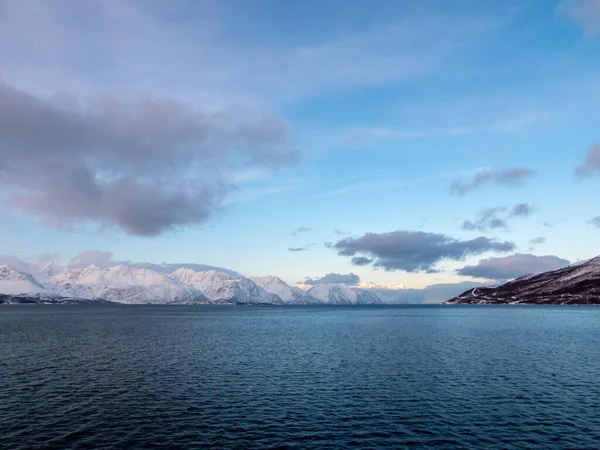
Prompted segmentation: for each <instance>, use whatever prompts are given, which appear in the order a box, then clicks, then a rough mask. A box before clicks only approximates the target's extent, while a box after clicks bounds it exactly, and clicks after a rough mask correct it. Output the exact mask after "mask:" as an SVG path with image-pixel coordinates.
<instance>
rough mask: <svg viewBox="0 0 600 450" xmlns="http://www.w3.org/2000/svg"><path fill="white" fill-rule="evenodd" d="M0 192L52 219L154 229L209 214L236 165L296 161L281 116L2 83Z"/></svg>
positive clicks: (141, 231)
mask: <svg viewBox="0 0 600 450" xmlns="http://www.w3.org/2000/svg"><path fill="white" fill-rule="evenodd" d="M0 136H2V139H1V140H0V187H1V188H2V191H3V195H2V198H1V199H2V200H3V201H5V202H8V203H10V204H11V205H13V206H14V207H16V208H17V209H19V210H20V211H22V212H24V213H25V214H28V215H30V216H32V217H35V218H37V219H39V220H41V221H42V222H44V223H46V224H50V225H54V226H74V225H79V224H85V223H95V224H99V225H101V226H102V227H111V228H116V229H119V230H121V231H123V232H125V233H127V234H130V235H135V236H145V237H150V236H157V235H159V234H161V233H164V232H166V231H169V230H173V229H176V228H179V227H182V226H188V225H195V224H199V223H202V222H204V221H205V220H207V219H208V218H209V217H210V216H211V215H212V214H213V213H214V212H215V211H216V210H218V209H219V208H220V206H221V202H222V200H223V198H224V197H225V196H226V195H227V194H228V192H230V191H231V190H232V188H233V184H232V180H231V177H232V176H233V175H232V174H233V172H234V171H235V170H238V169H239V168H240V167H253V166H260V167H266V168H269V169H273V168H277V167H280V166H282V165H287V164H293V163H294V162H296V161H297V158H298V154H297V153H296V152H294V151H290V150H288V149H287V148H286V137H287V126H286V124H285V123H283V122H282V121H281V120H280V119H278V118H276V117H273V116H269V115H265V114H257V113H256V112H252V111H249V110H245V109H235V108H234V109H227V110H223V111H221V112H219V113H211V114H206V113H202V112H199V111H196V110H194V109H192V108H190V107H189V106H188V105H186V104H183V103H179V102H174V101H170V100H165V99H144V100H139V101H135V102H125V101H121V100H119V99H116V98H108V97H104V98H99V99H96V100H93V101H89V102H80V101H79V100H77V99H73V98H70V99H59V98H50V97H49V98H44V97H40V96H36V95H33V94H31V93H28V92H26V91H23V90H19V89H16V88H14V87H12V86H10V85H8V84H6V83H3V82H1V81H0Z"/></svg>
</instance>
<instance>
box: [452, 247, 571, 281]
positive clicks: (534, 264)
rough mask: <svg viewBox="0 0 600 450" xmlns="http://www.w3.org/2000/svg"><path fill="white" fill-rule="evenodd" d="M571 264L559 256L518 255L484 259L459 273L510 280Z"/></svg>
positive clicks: (490, 278)
mask: <svg viewBox="0 0 600 450" xmlns="http://www.w3.org/2000/svg"><path fill="white" fill-rule="evenodd" d="M569 264H570V262H569V261H568V260H566V259H562V258H559V257H557V256H552V255H548V256H535V255H531V254H521V253H517V254H515V255H510V256H505V257H501V258H488V259H483V260H481V261H479V263H478V264H477V265H476V266H465V267H463V268H462V269H460V270H458V272H457V273H458V274H459V275H464V276H469V277H475V278H485V279H488V280H510V279H513V278H518V277H521V276H523V275H528V274H531V273H540V272H547V271H549V270H555V269H560V268H561V267H564V266H567V265H569Z"/></svg>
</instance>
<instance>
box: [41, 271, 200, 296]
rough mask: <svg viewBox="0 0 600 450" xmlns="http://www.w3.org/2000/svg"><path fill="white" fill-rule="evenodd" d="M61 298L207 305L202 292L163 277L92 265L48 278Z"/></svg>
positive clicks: (155, 273) (151, 272) (147, 272)
mask: <svg viewBox="0 0 600 450" xmlns="http://www.w3.org/2000/svg"><path fill="white" fill-rule="evenodd" d="M50 282H51V283H52V284H53V285H54V286H55V289H56V292H57V294H59V295H61V296H64V297H78V298H88V299H92V298H98V299H103V300H109V301H113V302H118V303H130V304H135V303H156V304H159V303H206V297H205V296H204V295H203V294H202V292H200V291H198V290H197V289H194V288H193V287H191V286H188V285H185V284H183V283H181V282H179V281H177V280H174V279H172V278H170V277H168V276H167V275H164V274H162V273H158V272H154V271H152V270H148V269H134V268H131V267H127V266H122V265H118V266H112V267H105V268H101V267H98V266H95V265H91V266H88V267H84V268H83V269H77V270H73V271H70V272H66V273H59V274H58V275H55V276H53V277H51V278H50Z"/></svg>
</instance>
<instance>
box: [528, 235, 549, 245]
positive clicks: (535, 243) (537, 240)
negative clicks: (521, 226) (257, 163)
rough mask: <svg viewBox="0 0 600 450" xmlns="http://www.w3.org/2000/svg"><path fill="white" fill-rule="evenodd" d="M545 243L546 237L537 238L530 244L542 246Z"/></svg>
mask: <svg viewBox="0 0 600 450" xmlns="http://www.w3.org/2000/svg"><path fill="white" fill-rule="evenodd" d="M544 242H546V238H545V237H541V236H540V237H537V238H533V239H531V240H530V241H529V243H530V244H531V245H540V244H543V243H544Z"/></svg>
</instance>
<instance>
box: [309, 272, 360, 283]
mask: <svg viewBox="0 0 600 450" xmlns="http://www.w3.org/2000/svg"><path fill="white" fill-rule="evenodd" d="M327 283H344V284H347V285H349V286H353V285H357V284H358V283H360V277H359V276H358V275H355V274H353V273H349V274H341V273H328V274H327V275H325V276H324V277H322V278H317V279H314V280H313V279H311V278H309V279H307V280H305V281H304V284H312V285H315V284H327Z"/></svg>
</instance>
